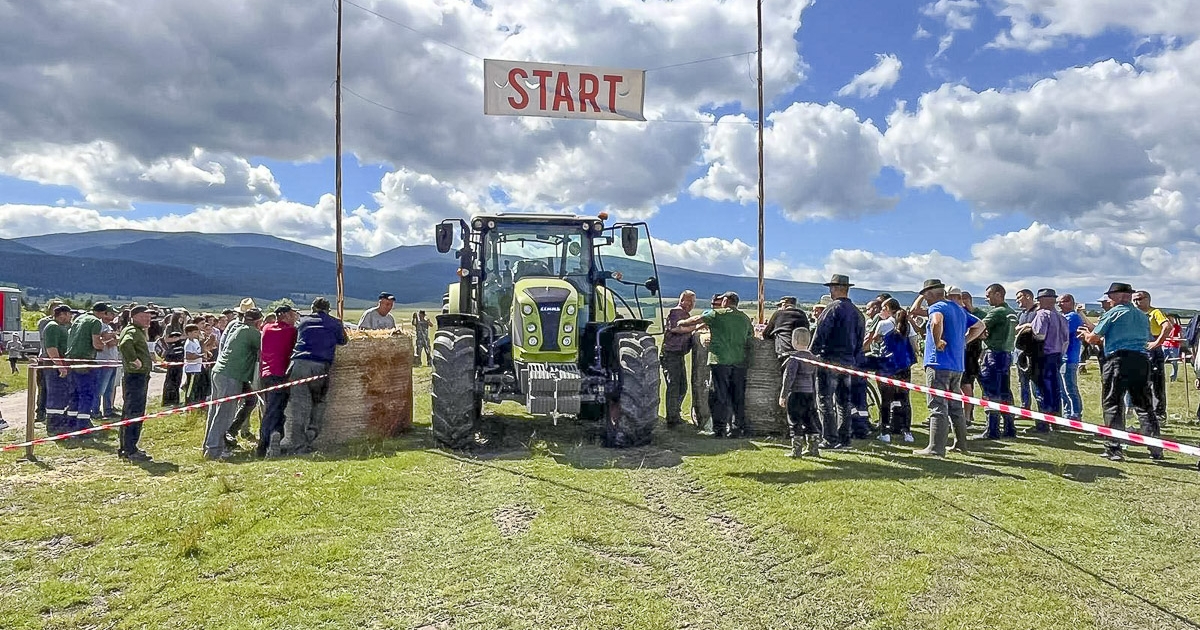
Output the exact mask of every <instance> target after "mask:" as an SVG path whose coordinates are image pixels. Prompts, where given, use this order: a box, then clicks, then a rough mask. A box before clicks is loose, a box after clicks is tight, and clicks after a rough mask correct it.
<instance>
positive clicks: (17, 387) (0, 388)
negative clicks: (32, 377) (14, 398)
mask: <svg viewBox="0 0 1200 630" xmlns="http://www.w3.org/2000/svg"><path fill="white" fill-rule="evenodd" d="M28 370H29V364H28V363H27V362H24V361H21V362H19V363H17V373H16V374H13V373H12V370H11V369H10V368H9V364H8V355H7V354H5V355H4V356H3V361H2V362H0V396H3V395H5V394H11V393H13V392H23V391H25V389H26V385H27V384H28V382H29V381H28V378H29V377H28V375H27V372H28Z"/></svg>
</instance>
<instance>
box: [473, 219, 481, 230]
mask: <svg viewBox="0 0 1200 630" xmlns="http://www.w3.org/2000/svg"><path fill="white" fill-rule="evenodd" d="M475 229H476V230H482V229H483V221H476V222H475Z"/></svg>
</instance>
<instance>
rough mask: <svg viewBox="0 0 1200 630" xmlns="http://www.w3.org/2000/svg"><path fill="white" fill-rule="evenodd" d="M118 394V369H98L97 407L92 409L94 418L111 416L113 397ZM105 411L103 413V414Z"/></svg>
mask: <svg viewBox="0 0 1200 630" xmlns="http://www.w3.org/2000/svg"><path fill="white" fill-rule="evenodd" d="M116 393H117V368H115V367H105V368H96V406H95V407H94V408H93V409H92V417H93V418H101V417H104V416H111V415H112V413H113V396H114V395H116ZM101 411H103V413H101Z"/></svg>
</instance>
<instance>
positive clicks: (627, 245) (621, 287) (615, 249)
mask: <svg viewBox="0 0 1200 630" xmlns="http://www.w3.org/2000/svg"><path fill="white" fill-rule="evenodd" d="M596 267H597V269H598V271H599V274H598V275H599V276H600V278H601V279H602V280H603V284H604V286H597V288H596V291H597V300H596V305H597V307H596V311H597V312H596V318H595V319H596V320H597V321H614V320H617V319H641V320H646V321H649V322H650V323H651V326H650V332H651V333H653V334H656V335H659V334H662V330H663V316H664V311H663V302H662V291H661V287H660V286H659V280H658V265H657V263H656V262H655V260H654V245H653V243H652V242H651V240H650V230H649V228H648V227H647V226H646V224H645V223H617V224H615V225H613V226H612V227H609V228H607V229H605V231H604V235H603V236H601V237H598V238H597V239H596Z"/></svg>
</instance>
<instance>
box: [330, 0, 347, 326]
mask: <svg viewBox="0 0 1200 630" xmlns="http://www.w3.org/2000/svg"><path fill="white" fill-rule="evenodd" d="M336 65H337V78H336V80H335V81H334V85H335V86H336V87H335V88H334V105H333V107H334V109H333V126H334V132H333V135H334V150H333V152H334V167H333V168H334V171H333V172H334V175H333V198H334V204H335V205H336V206H337V215H336V216H335V217H334V230H335V232H336V235H335V243H336V249H335V253H334V266H335V273H336V274H337V316H338V319H345V304H346V290H345V288H346V287H345V281H344V280H343V278H342V0H338V3H337V63H336Z"/></svg>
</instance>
